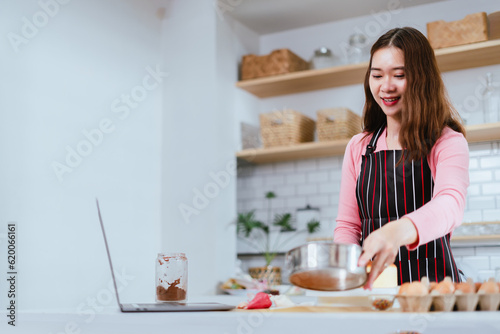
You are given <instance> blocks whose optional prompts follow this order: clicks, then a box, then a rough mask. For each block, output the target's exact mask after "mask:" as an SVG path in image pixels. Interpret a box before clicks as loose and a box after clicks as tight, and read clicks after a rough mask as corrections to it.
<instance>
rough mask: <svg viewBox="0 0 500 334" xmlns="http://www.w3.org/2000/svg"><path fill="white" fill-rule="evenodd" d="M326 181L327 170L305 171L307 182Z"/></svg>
mask: <svg viewBox="0 0 500 334" xmlns="http://www.w3.org/2000/svg"><path fill="white" fill-rule="evenodd" d="M326 181H328V172H326V171H320V172H309V173H307V182H308V183H320V182H326Z"/></svg>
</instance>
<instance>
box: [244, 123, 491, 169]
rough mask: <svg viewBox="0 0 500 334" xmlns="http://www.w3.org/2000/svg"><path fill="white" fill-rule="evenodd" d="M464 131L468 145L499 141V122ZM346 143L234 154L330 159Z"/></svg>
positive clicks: (256, 159)
mask: <svg viewBox="0 0 500 334" xmlns="http://www.w3.org/2000/svg"><path fill="white" fill-rule="evenodd" d="M466 129H467V141H468V142H469V143H477V142H484V141H492V140H500V122H499V123H488V124H478V125H471V126H468V127H467V128H466ZM348 142H349V139H343V140H334V141H328V142H312V143H303V144H298V145H294V146H280V147H271V148H257V149H247V150H243V151H240V152H238V153H236V157H237V158H240V159H243V160H245V161H248V162H251V163H254V164H266V163H272V162H282V161H292V160H303V159H312V158H321V157H331V156H336V155H343V154H344V151H345V148H346V145H347V143H348Z"/></svg>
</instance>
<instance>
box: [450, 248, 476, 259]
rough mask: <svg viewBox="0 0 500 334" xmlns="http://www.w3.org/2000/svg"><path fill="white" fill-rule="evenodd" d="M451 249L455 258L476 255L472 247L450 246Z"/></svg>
mask: <svg viewBox="0 0 500 334" xmlns="http://www.w3.org/2000/svg"><path fill="white" fill-rule="evenodd" d="M452 251H453V256H454V257H455V259H457V257H459V256H460V257H462V256H474V255H476V253H475V251H474V247H453V248H452Z"/></svg>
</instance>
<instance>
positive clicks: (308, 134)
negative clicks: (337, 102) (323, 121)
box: [259, 109, 315, 147]
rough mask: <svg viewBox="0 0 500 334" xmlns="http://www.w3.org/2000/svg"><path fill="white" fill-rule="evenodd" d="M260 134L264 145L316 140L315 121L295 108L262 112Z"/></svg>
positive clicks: (283, 144)
mask: <svg viewBox="0 0 500 334" xmlns="http://www.w3.org/2000/svg"><path fill="white" fill-rule="evenodd" d="M259 118H260V135H261V137H262V143H263V144H264V147H274V146H286V145H294V144H298V143H304V142H309V141H314V129H315V122H314V121H313V120H312V119H310V118H309V117H307V116H305V115H302V114H301V113H299V112H297V111H295V110H289V109H288V110H282V111H275V112H272V113H268V114H260V116H259Z"/></svg>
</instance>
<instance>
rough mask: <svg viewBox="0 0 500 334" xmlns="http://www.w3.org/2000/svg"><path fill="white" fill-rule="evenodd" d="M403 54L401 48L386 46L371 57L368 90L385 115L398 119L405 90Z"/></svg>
mask: <svg viewBox="0 0 500 334" xmlns="http://www.w3.org/2000/svg"><path fill="white" fill-rule="evenodd" d="M404 65H405V63H404V55H403V51H401V49H399V48H396V47H392V46H391V47H386V48H382V49H379V50H377V51H376V52H375V53H374V54H373V57H372V67H371V69H370V79H369V84H370V91H371V93H372V95H373V98H374V99H375V101H377V103H378V105H379V106H380V108H382V111H383V112H384V114H385V115H386V116H387V117H391V118H395V119H398V120H399V119H400V118H401V109H402V106H403V97H404V93H405V91H406V76H405V68H404Z"/></svg>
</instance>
